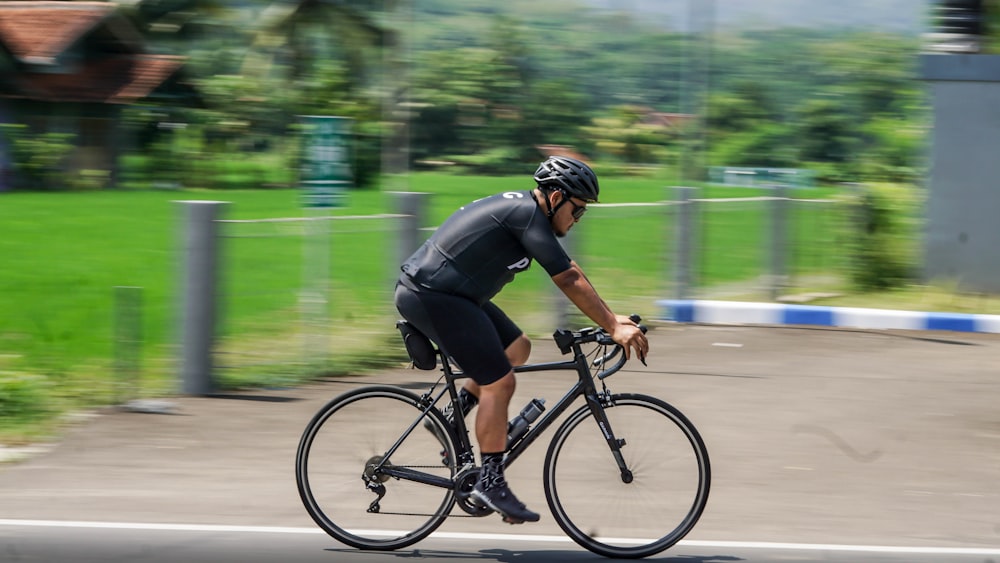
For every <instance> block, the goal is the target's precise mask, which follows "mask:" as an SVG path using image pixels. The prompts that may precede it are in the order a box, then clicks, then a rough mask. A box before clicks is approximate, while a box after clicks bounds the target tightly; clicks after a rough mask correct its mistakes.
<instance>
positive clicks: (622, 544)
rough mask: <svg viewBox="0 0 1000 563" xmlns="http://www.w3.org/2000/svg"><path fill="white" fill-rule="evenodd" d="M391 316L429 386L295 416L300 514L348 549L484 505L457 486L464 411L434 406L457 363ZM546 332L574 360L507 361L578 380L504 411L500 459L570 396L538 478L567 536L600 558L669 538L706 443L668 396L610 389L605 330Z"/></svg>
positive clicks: (704, 473)
mask: <svg viewBox="0 0 1000 563" xmlns="http://www.w3.org/2000/svg"><path fill="white" fill-rule="evenodd" d="M633 319H634V320H635V321H636V322H637V323H638V322H639V319H638V317H637V316H633ZM397 327H398V328H399V329H400V330H401V332H402V334H403V338H404V343H405V345H406V349H407V352H408V353H409V354H410V358H411V360H413V363H414V366H415V367H420V368H422V369H431V370H433V369H440V371H441V372H442V375H441V377H439V378H438V379H437V380H436V381H435V382H433V383H432V384H430V387H429V388H427V385H428V384H427V383H421V384H420V388H421V389H424V391H423V392H422V393H420V394H417V393H415V392H413V391H410V390H408V389H404V388H402V387H399V386H388V385H375V386H366V387H361V388H358V389H354V390H352V391H348V392H346V393H344V394H342V395H340V396H338V397H336V398H334V399H333V400H331V401H330V402H328V403H327V404H326V405H325V406H323V407H322V408H321V409H320V410H319V412H317V413H316V415H315V416H314V417H313V418H312V420H311V421H310V422H309V424H308V425H307V426H306V428H305V431H304V432H303V434H302V439H301V441H300V443H299V447H298V453H297V455H296V462H295V470H296V480H297V482H298V490H299V496H300V497H301V498H302V502H303V504H304V505H305V508H306V510H307V511H308V512H309V514H310V516H312V518H313V520H315V522H316V523H317V524H318V525H319V527H320V528H322V529H323V530H324V531H326V532H327V533H328V534H330V535H331V536H332V537H334V538H335V539H337V540H338V541H340V542H342V543H344V544H347V545H349V546H353V547H356V548H359V549H372V550H393V549H399V548H402V547H406V546H409V545H412V544H414V543H416V542H418V541H420V540H422V539H424V538H426V537H427V536H428V535H430V534H431V533H432V532H433V531H434V530H436V529H437V528H438V527H439V526H441V524H442V523H444V521H445V520H446V519H447V518H449V517H451V518H454V517H468V518H472V517H482V516H487V515H489V514H492V513H493V512H492V511H491V510H490V509H488V508H486V507H483V506H480V505H478V504H477V503H476V502H475V501H474V500H473V499H472V498H470V495H469V493H470V492H471V491H472V488H473V486H474V485H475V484H476V482H477V481H478V480H479V470H480V469H479V467H478V466H477V465H476V456H475V454H474V451H473V444H472V443H471V441H470V437H469V428H468V426H467V425H466V422H465V420H464V419H463V418H462V417H461V416H457V417H456V419H455V421H454V423H453V424H449V423H448V422H447V420H446V419H445V417H444V416H443V415H442V413H441V409H439V407H438V405H439V404H441V406H444V405H446V404H448V403H447V400H442V397H445V396H447V397H448V398H449V399H450V400H451V401H452V402H453V403H454V402H455V401H457V400H458V391H457V387H456V381H458V380H460V379H461V378H463V377H464V374H463V373H462V372H461V369H460V367H459V366H456V365H453V362H451V361H450V359H449V358H448V357H446V355H445V354H444V353H443V352H442V351H441V350H439V349H438V348H436V347H434V346H433V345H432V344H431V342H430V340H429V339H427V337H426V336H424V335H423V334H421V333H420V332H419V331H417V330H416V329H415V328H414V327H413V326H412V325H409V323H406V322H405V321H400V322H399V323H397ZM643 330H645V328H643ZM553 338H554V339H555V342H556V345H557V346H558V347H559V350H560V351H561V352H562V353H563V354H564V355H565V354H570V353H571V354H572V359H567V360H563V361H555V362H546V363H536V364H529V365H523V366H518V367H516V368H515V371H516V372H518V373H523V372H540V371H552V370H575V371H576V373H577V375H578V380H577V381H576V382H575V383H574V384H573V385H572V386H571V388H570V389H569V391H568V392H566V394H565V395H564V396H563V397H562V398H561V399H559V400H558V402H556V404H555V405H554V406H553V407H552V408H550V409H548V410H545V406H544V401H543V400H540V399H533V400H532V401H531V402H529V403H528V405H527V406H526V407H525V409H524V410H523V411H522V412H521V414H520V415H518V416H516V417H514V419H513V420H512V421H511V424H510V425H509V426H508V430H509V432H510V434H509V436H508V445H507V450H506V456H505V467H509V466H510V465H511V464H512V463H514V462H515V461H516V460H517V459H519V458H520V457H521V455H522V454H523V453H524V452H525V450H527V449H528V448H529V447H531V446H532V445H533V444H534V443H535V441H536V440H537V439H538V438H539V437H540V436H541V435H542V433H543V432H545V430H546V429H547V428H549V427H550V426H552V425H553V424H554V423H556V421H557V419H558V418H559V417H560V416H561V415H563V414H565V413H567V412H568V411H570V408H571V407H572V406H573V403H574V402H575V401H576V400H577V399H578V398H582V399H583V402H584V404H583V405H582V406H579V407H578V408H576V409H575V410H572V411H571V412H569V414H568V415H567V416H566V417H565V418H564V419H563V420H562V422H561V423H560V424H559V426H558V427H557V428H556V430H555V433H554V434H553V436H552V439H551V441H550V443H549V446H548V451H547V453H546V455H545V461H544V463H543V472H542V484H543V487H544V491H545V498H546V500H547V502H548V506H549V509H550V511H551V514H552V517H553V518H554V519H555V521H556V522H557V523H558V524H559V526H560V527H561V528H562V529H563V531H564V532H565V533H566V534H567V535H568V536H569V537H570V538H572V539H573V540H574V541H575V542H576V543H578V544H579V545H581V546H582V547H584V548H586V549H588V550H590V551H592V552H594V553H597V554H600V555H604V556H606V557H615V558H641V557H647V556H650V555H653V554H656V553H659V552H661V551H663V550H665V549H667V548H669V547H671V546H672V545H674V544H675V543H677V542H678V541H679V540H680V539H681V538H683V537H684V536H685V535H686V534H687V533H688V532H690V531H691V529H692V528H693V527H694V526H695V524H696V523H697V521H698V518H699V517H700V516H701V514H702V511H703V510H704V508H705V505H706V503H707V502H708V493H709V485H710V482H711V470H710V466H709V459H708V451H707V450H706V448H705V443H704V441H703V440H702V438H701V436H700V435H699V433H698V431H697V430H696V429H695V427H694V425H693V424H692V423H691V422H690V421H689V420H688V419H687V417H685V416H684V415H683V414H681V412H680V411H679V410H677V409H676V408H675V407H673V406H671V405H669V404H667V403H666V402H664V401H662V400H660V399H657V398H655V397H651V396H648V395H642V394H636V393H612V392H611V391H610V390H609V389H608V386H607V381H606V380H607V378H608V377H610V376H611V375H613V374H614V373H616V372H617V371H619V370H620V369H621V368H622V366H624V365H625V362H626V358H625V354H624V353H623V351H622V348H621V346H619V345H618V344H616V343H615V342H614V341H613V340H612V339H611V337H610V336H609V335H608V333H607V332H606V331H604V330H603V329H597V328H586V329H583V330H579V331H570V330H557V331H556V332H555V333H554V335H553ZM591 345H592V346H591ZM585 349H586V351H585ZM616 357H617V360H616ZM612 361H614V363H612ZM455 404H457V403H455ZM540 415H541V416H540ZM456 506H457V507H458V510H454V509H455V507H456Z"/></svg>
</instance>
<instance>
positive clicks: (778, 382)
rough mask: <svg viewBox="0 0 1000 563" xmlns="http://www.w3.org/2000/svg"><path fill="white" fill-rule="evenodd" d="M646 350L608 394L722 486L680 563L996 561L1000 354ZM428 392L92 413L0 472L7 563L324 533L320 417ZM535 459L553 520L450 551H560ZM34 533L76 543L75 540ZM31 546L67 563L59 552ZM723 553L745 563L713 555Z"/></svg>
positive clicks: (669, 337)
mask: <svg viewBox="0 0 1000 563" xmlns="http://www.w3.org/2000/svg"><path fill="white" fill-rule="evenodd" d="M650 339H651V353H650V356H649V358H648V363H649V366H648V367H643V366H642V365H640V364H638V363H636V362H633V363H631V364H629V366H627V367H626V368H625V369H624V370H623V371H622V372H620V373H618V374H616V375H615V376H614V377H612V378H610V379H609V380H608V383H609V386H610V387H611V388H612V389H613V390H614V391H618V392H626V391H628V392H641V393H648V394H652V395H656V396H658V397H660V398H662V399H664V400H666V401H668V402H670V403H672V404H673V405H675V406H676V407H678V408H679V409H680V410H681V411H683V412H684V413H685V414H686V415H687V416H688V417H689V418H690V419H691V420H692V421H693V422H694V423H695V425H696V426H697V427H698V428H699V430H700V431H701V433H702V436H703V437H704V439H705V442H706V444H707V446H708V449H709V452H710V454H711V457H712V466H713V483H712V494H711V498H710V500H709V505H708V508H707V510H706V512H705V514H704V515H703V516H702V519H701V521H700V522H699V523H698V525H697V527H696V528H695V529H694V531H692V532H691V534H689V536H688V537H687V538H686V539H687V540H688V541H691V542H696V543H694V544H691V545H694V546H698V545H703V544H699V543H697V542H707V543H705V544H704V545H707V546H710V547H705V548H701V547H698V548H697V549H695V548H693V547H690V546H688V547H681V546H678V547H676V548H674V549H673V550H670V551H668V552H667V553H665V554H664V555H665V556H668V555H671V554H674V556H677V555H676V553H675V550H687V551H682V553H690V554H691V555H690V556H683V557H680V556H678V557H679V559H678V560H683V561H716V560H718V561H727V560H747V561H751V560H752V561H757V560H760V561H766V560H772V559H771V558H765V559H753V558H752V557H749V556H747V555H745V554H743V553H742V551H741V550H744V549H746V547H745V544H746V543H747V542H774V543H778V544H783V545H785V544H823V545H831V546H854V547H858V546H862V547H864V546H896V547H904V548H912V549H918V550H919V549H927V550H930V551H928V552H927V553H931V554H933V553H935V552H934V551H933V550H935V549H940V550H943V551H941V552H940V554H939V555H937V556H934V555H929V556H928V555H920V556H918V555H912V556H909V557H907V556H905V555H904V556H903V558H902V559H885V560H886V561H889V560H892V561H897V560H898V561H992V560H1000V410H998V409H997V408H996V404H997V400H998V398H1000V370H998V369H997V359H998V358H1000V336H997V335H989V334H973V333H945V332H898V331H896V332H886V331H871V332H865V331H848V330H837V329H810V328H792V327H735V326H734V327H709V326H663V327H656V328H654V330H652V331H651V332H650ZM534 350H535V352H534V353H533V356H532V361H545V360H550V359H555V358H557V357H558V352H557V351H556V350H555V346H554V345H553V344H552V343H551V341H547V340H539V341H536V342H535V343H534ZM435 375H436V374H435V373H434V372H420V371H414V370H408V369H397V370H387V371H386V372H384V373H380V374H378V375H372V376H364V377H350V378H346V377H345V378H337V379H330V380H326V381H323V382H317V383H315V384H310V385H307V386H303V387H299V388H294V389H273V390H258V391H254V392H245V393H244V392H241V393H231V394H224V395H217V396H212V397H170V398H166V400H168V401H169V404H170V406H171V407H172V414H147V413H135V412H125V411H121V410H115V409H108V410H106V411H102V412H99V413H94V414H93V416H91V417H89V418H88V419H87V420H85V421H83V422H81V423H79V424H77V425H76V426H74V427H73V428H72V429H70V430H69V431H68V432H67V434H66V435H65V436H64V437H63V439H61V440H60V441H59V442H58V443H56V444H51V445H47V446H46V447H44V448H41V449H40V450H39V451H36V452H34V453H33V454H32V455H30V456H29V457H27V458H26V459H23V460H21V461H17V462H8V463H5V464H2V465H0V560H2V561H14V560H25V561H27V560H30V559H28V558H22V559H14V556H16V555H17V553H19V552H18V551H17V547H18V546H19V545H21V544H19V543H17V541H24V542H28V541H29V540H30V538H32V537H36V536H37V535H38V534H39V533H41V532H39V531H38V530H39V528H34V527H31V528H29V527H25V526H24V525H23V524H24V522H25V521H42V522H48V523H52V522H91V523H95V522H96V523H109V522H111V523H122V524H144V525H154V526H155V525H157V524H183V525H206V526H243V527H247V528H248V529H255V528H257V527H269V528H273V527H288V528H293V529H295V530H300V529H301V530H306V529H314V528H315V526H314V524H313V523H312V521H311V519H310V518H309V516H308V515H307V514H306V513H305V510H304V509H303V508H302V506H301V503H300V502H299V499H298V494H297V492H296V488H295V479H294V473H293V464H294V458H295V449H296V446H297V444H298V439H299V436H300V434H301V432H302V429H303V428H304V426H305V425H306V423H307V422H308V420H309V419H310V417H311V416H312V414H313V413H314V412H315V411H316V410H317V409H318V408H319V407H320V406H321V405H322V404H323V403H324V402H325V401H327V400H328V399H330V398H332V397H333V396H335V395H337V394H339V393H341V392H343V391H345V390H347V389H351V388H354V387H355V386H358V385H363V384H369V383H392V384H400V385H404V386H407V387H416V386H419V385H422V384H423V383H425V382H429V381H430V380H432V379H433V378H434V377H435ZM573 377H574V375H573V374H572V373H568V372H566V373H552V374H548V373H545V374H522V375H520V376H519V380H518V381H519V385H518V392H517V395H516V396H515V399H514V407H515V408H519V407H520V406H521V405H522V404H524V403H525V402H527V401H528V400H529V399H530V398H531V397H545V398H548V399H550V400H552V401H554V400H555V399H557V398H558V397H560V396H561V395H562V392H563V391H564V390H565V388H567V387H568V386H569V383H570V381H571V380H572V378H573ZM512 410H513V409H512ZM543 438H544V437H543ZM542 442H543V443H541V444H538V445H536V446H534V447H533V450H534V451H529V452H528V454H526V456H525V457H524V458H522V460H520V461H518V463H517V464H516V465H515V466H514V467H513V468H511V471H510V472H509V474H508V480H509V481H510V482H511V484H512V487H513V488H514V490H515V491H516V492H517V493H518V496H520V497H521V498H522V500H524V501H525V502H526V503H527V504H528V505H529V506H531V507H533V508H535V509H536V510H540V511H542V512H543V518H542V521H541V522H539V523H537V524H530V525H523V526H519V527H517V528H512V527H510V526H507V525H505V524H503V523H502V522H500V520H499V518H498V517H497V518H492V517H489V518H482V519H462V520H458V519H455V520H449V521H448V522H446V523H445V525H444V526H443V527H442V528H441V529H440V531H441V532H444V533H453V534H471V535H475V534H487V536H484V538H485V539H480V540H477V541H474V542H473V544H475V545H474V547H471V548H469V549H471V551H468V552H463V551H461V549H462V548H457V549H459V552H458V553H459V554H461V553H466V554H469V553H471V554H477V553H478V554H480V555H481V554H482V553H483V550H489V549H491V546H490V545H488V544H489V543H490V541H491V540H490V539H489V538H490V537H491V536H489V534H511V533H516V534H526V535H527V534H537V535H540V536H561V535H562V534H561V531H560V530H559V529H558V527H557V526H556V524H555V522H554V521H553V520H552V518H551V516H550V515H548V514H547V513H545V510H544V509H545V501H544V495H543V493H542V488H541V482H540V481H541V479H540V473H541V460H542V457H543V455H544V450H545V447H544V442H545V440H544V439H543V440H542ZM40 529H47V530H63V532H62V533H61V535H57V536H55V537H56V538H60V537H62V538H69V537H72V534H70V533H69V532H68V531H67V530H68V528H61V527H47V528H40ZM72 529H74V530H78V528H72ZM126 529H127V528H126ZM209 529H210V528H209ZM29 530H31V531H29ZM75 533H79V532H75ZM115 533H116V534H119V535H120V534H121V533H122V532H121V530H119V531H118V532H115ZM220 533H221V532H220ZM84 535H85V536H87V537H90V538H91V540H90V541H91V542H94V541H97V540H94V539H93V538H94V537H95V536H94V535H93V534H90V535H87V534H84ZM108 537H110V538H114V537H116V536H114V535H111V536H108ZM308 537H309V538H311V539H310V540H309V542H311V543H316V542H319V543H320V544H322V545H323V546H325V547H323V548H322V549H323V550H324V553H328V554H329V553H348V552H350V550H347V549H346V548H345V546H342V545H339V544H337V543H336V542H335V541H334V540H332V538H326V537H325V536H322V535H308ZM469 537H473V536H469ZM16 540H17V541H16ZM39 541H40V542H46V541H47V542H49V545H50V549H55V547H52V543H51V542H52V541H54V540H52V539H51V536H49V539H42V540H39ZM55 541H56V543H59V540H58V539H57V540H55ZM106 541H107V542H114V541H117V540H114V539H108V540H106ZM121 541H122V542H123V545H124V544H127V543H128V542H127V541H126V540H124V539H123V540H121ZM427 541H428V542H436V541H438V540H436V539H435V538H431V539H429V540H427ZM466 541H467V540H466ZM727 542H738V543H739V542H742V543H740V545H743V546H744V547H739V545H736V544H733V545H731V546H730V547H728V548H726V547H718V546H726V545H729V544H728V543H727ZM223 543H225V542H223ZM169 545H174V546H175V548H177V549H178V551H177V559H176V560H194V559H183V558H182V557H183V554H184V553H185V552H184V551H183V549H181V548H180V547H177V545H176V544H169V543H168V546H169ZM429 545H434V544H433V543H432V544H429ZM532 546H533V547H531V548H530V549H529V550H528V551H529V552H530V553H540V554H542V555H541V556H540V557H542V558H541V559H538V560H546V559H545V558H544V554H546V553H548V554H549V555H550V556H552V557H554V556H556V555H557V554H562V553H570V554H573V553H576V554H577V555H580V556H581V557H582V556H583V555H584V554H586V552H583V553H581V552H579V551H578V550H575V546H574V545H573V544H559V545H557V546H553V545H546V544H544V543H543V544H540V546H535V544H532ZM415 547H417V548H418V549H417V550H408V551H407V554H409V556H411V557H412V556H414V555H413V554H414V553H418V554H423V555H420V556H421V557H425V558H426V557H427V553H428V552H426V551H423V552H422V551H419V548H421V547H423V545H422V544H418V545H417V546H415ZM497 547H500V546H497ZM220 549H223V548H220ZM317 549H319V548H317ZM449 549H452V548H449ZM503 549H507V550H513V551H515V552H516V550H517V549H518V548H517V546H516V545H515V546H511V545H506V546H503ZM692 549H693V551H692ZM331 550H332V551H331ZM338 550H342V551H338ZM567 550H568V551H567ZM961 550H966V552H965V554H966V555H968V557H965V556H963V555H960V554H961V553H962V552H961ZM224 552H225V550H224V549H223V551H221V552H220V553H224ZM68 553H73V550H70V551H69V552H68ZM258 553H259V552H258ZM443 553H451V555H448V556H445V555H442V556H441V557H440V558H441V559H452V560H456V557H457V556H456V555H455V554H454V553H452V551H447V550H446V551H445V552H443ZM781 553H783V554H784V556H782V557H781V560H783V561H784V560H789V561H792V560H803V561H813V560H815V561H875V560H882V559H879V557H883V556H879V557H875V556H874V555H872V554H873V553H877V551H871V550H870V551H868V552H865V553H868V556H864V555H861V556H858V555H851V556H848V555H846V554H849V553H851V552H850V551H837V550H834V551H827V552H824V553H827V555H829V553H834V554H838V553H843V554H845V555H843V556H842V557H840V556H836V555H834V556H832V558H825V557H827V555H824V556H823V557H824V558H816V559H813V558H803V559H796V558H794V557H792V556H791V554H792V553H793V552H790V551H788V550H787V548H786V549H785V550H784V551H782V552H781ZM914 553H917V552H914ZM706 554H708V555H706ZM398 555H400V556H403V555H404V554H403V553H400V554H398ZM5 557H6V559H5ZM108 557H110V556H108ZM108 557H105V558H104V560H111V559H109V558H108ZM856 557H860V558H856ZM927 557H929V558H927ZM430 558H437V557H430ZM486 558H487V559H494V560H500V561H506V560H512V558H510V559H507V558H496V557H486ZM218 559H219V560H223V559H224V558H222V557H221V556H220V557H219V558H218ZM280 559H281V557H280V556H279V555H274V556H273V557H271V559H270V560H280ZM479 559H483V557H481V556H475V557H471V558H470V560H479ZM517 559H518V560H519V561H532V560H534V559H532V558H531V557H527V558H517ZM549 559H550V560H551V557H550V558H549ZM556 559H557V560H561V559H559V558H558V557H557V558H556ZM36 560H40V559H36ZM64 560H67V561H70V560H74V559H73V558H72V557H67V558H66V559H64ZM95 560H100V559H95ZM122 560H130V561H140V560H143V559H141V558H138V557H129V558H125V559H122ZM150 560H151V561H152V559H150ZM164 560H171V559H169V558H168V559H164ZM212 560H216V558H213V559H212ZM232 560H240V559H239V557H238V555H236V554H233V559H232ZM243 560H245V561H247V560H249V559H246V558H244V559H243ZM261 560H268V559H267V558H266V557H265V558H264V559H261ZM285 560H287V561H296V560H299V559H295V558H294V557H286V558H285ZM302 560H305V559H302ZM329 560H331V561H339V560H341V559H339V558H332V559H329ZM345 560H346V559H345ZM358 560H366V561H374V560H377V559H372V558H367V559H358ZM457 560H462V559H461V558H460V557H457ZM566 560H570V559H566ZM774 560H776V559H774Z"/></svg>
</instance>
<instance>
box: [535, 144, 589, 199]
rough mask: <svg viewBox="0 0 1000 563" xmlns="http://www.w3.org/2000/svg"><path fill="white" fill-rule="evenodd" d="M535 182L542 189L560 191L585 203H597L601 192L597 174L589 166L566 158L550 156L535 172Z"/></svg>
mask: <svg viewBox="0 0 1000 563" xmlns="http://www.w3.org/2000/svg"><path fill="white" fill-rule="evenodd" d="M535 181H536V182H538V185H539V186H541V187H543V188H555V189H557V190H562V191H563V192H565V193H566V194H567V195H571V196H573V197H578V198H580V199H582V200H583V201H586V202H587V203H593V202H595V201H597V196H598V194H600V192H601V188H600V186H598V185H597V174H594V171H593V170H591V169H590V167H589V166H587V165H586V164H584V163H583V162H580V161H579V160H577V159H575V158H570V157H568V156H550V157H549V158H547V159H546V160H545V162H543V163H541V164H540V165H539V166H538V170H536V171H535Z"/></svg>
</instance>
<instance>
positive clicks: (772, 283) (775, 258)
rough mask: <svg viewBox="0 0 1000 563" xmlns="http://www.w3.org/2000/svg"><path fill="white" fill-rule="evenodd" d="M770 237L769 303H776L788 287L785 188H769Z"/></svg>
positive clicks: (786, 198) (786, 199)
mask: <svg viewBox="0 0 1000 563" xmlns="http://www.w3.org/2000/svg"><path fill="white" fill-rule="evenodd" d="M771 189H772V190H773V191H772V194H773V195H774V199H772V200H771V213H770V215H771V221H770V236H769V237H768V238H769V239H770V240H769V241H768V242H769V249H770V251H769V252H768V253H767V254H768V256H769V259H770V260H769V262H770V264H769V270H770V276H769V280H768V284H767V285H768V288H769V289H770V294H771V301H776V300H777V299H778V297H780V296H781V294H782V293H784V291H785V288H786V287H787V286H788V246H789V245H788V205H789V201H788V190H787V189H786V188H785V186H782V185H776V186H773V187H772V188H771Z"/></svg>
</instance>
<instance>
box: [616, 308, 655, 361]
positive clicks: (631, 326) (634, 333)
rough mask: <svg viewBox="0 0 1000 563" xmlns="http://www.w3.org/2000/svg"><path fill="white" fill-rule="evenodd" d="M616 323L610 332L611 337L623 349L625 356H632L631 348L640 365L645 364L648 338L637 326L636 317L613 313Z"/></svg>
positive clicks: (627, 357) (628, 357)
mask: <svg viewBox="0 0 1000 563" xmlns="http://www.w3.org/2000/svg"><path fill="white" fill-rule="evenodd" d="M615 318H616V320H617V321H618V323H617V324H616V325H615V327H614V331H613V332H612V333H611V339H612V340H614V341H615V342H616V343H618V344H620V345H621V347H622V348H623V349H624V351H625V358H626V359H630V358H631V357H632V350H635V353H636V356H637V357H638V358H639V361H640V362H642V365H646V354H647V353H648V352H649V340H647V339H646V334H645V331H644V330H643V329H642V328H640V327H639V323H638V320H637V318H630V317H626V316H623V315H615Z"/></svg>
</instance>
